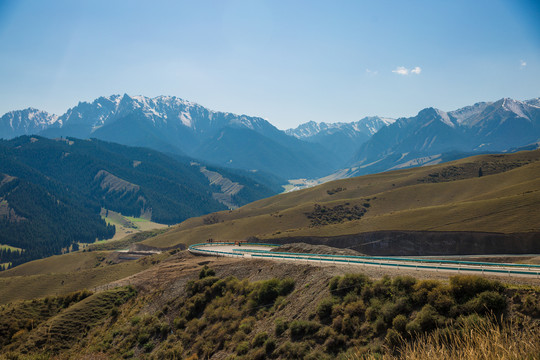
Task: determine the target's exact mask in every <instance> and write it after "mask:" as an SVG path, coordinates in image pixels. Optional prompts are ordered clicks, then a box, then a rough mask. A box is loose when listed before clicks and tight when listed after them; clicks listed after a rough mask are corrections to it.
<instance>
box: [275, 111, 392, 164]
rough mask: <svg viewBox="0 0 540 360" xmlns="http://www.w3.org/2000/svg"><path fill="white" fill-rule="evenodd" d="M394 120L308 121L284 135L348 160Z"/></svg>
mask: <svg viewBox="0 0 540 360" xmlns="http://www.w3.org/2000/svg"><path fill="white" fill-rule="evenodd" d="M394 121H395V120H394V119H390V118H381V117H378V116H372V117H365V118H363V119H361V120H358V121H355V122H352V123H341V122H338V123H325V122H321V123H316V122H315V121H310V122H307V123H304V124H301V125H299V126H298V127H297V128H296V129H288V130H285V133H286V134H288V135H291V136H294V137H296V138H298V139H301V140H305V141H308V142H312V143H317V144H320V145H322V146H324V147H325V148H327V149H328V150H331V151H332V152H333V153H334V154H336V155H337V156H338V157H339V158H340V159H345V160H347V159H349V158H350V157H351V154H354V153H355V152H356V151H357V150H358V148H359V147H360V145H362V144H363V143H364V142H366V141H368V140H369V138H371V137H372V136H373V135H374V134H375V133H376V132H377V131H379V130H380V129H381V128H383V127H385V126H387V125H390V124H393V123H394Z"/></svg>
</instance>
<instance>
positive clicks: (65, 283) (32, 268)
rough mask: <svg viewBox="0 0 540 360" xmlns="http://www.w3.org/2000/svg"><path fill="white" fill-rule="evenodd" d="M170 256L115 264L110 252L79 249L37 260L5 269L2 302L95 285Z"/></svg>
mask: <svg viewBox="0 0 540 360" xmlns="http://www.w3.org/2000/svg"><path fill="white" fill-rule="evenodd" d="M166 256H167V254H163V255H154V256H152V257H146V258H142V259H140V260H137V261H129V262H123V263H119V264H115V263H112V262H111V261H109V258H108V253H107V252H91V253H84V252H77V253H72V254H66V255H59V256H53V257H50V258H46V259H41V260H35V261H32V262H29V263H26V264H23V265H20V266H18V267H15V268H13V269H11V270H8V271H5V272H2V274H1V277H0V304H6V303H9V302H13V301H17V300H29V299H34V298H39V297H44V296H51V295H64V294H68V293H70V292H73V291H79V290H82V289H93V288H95V287H97V286H102V285H106V284H108V283H110V282H113V281H116V280H119V279H124V278H126V277H128V276H131V275H133V274H137V273H140V272H141V271H143V270H146V269H148V268H150V267H152V266H153V265H155V264H156V263H159V262H160V261H161V259H162V258H163V257H166Z"/></svg>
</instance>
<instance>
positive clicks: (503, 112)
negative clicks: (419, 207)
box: [346, 98, 540, 176]
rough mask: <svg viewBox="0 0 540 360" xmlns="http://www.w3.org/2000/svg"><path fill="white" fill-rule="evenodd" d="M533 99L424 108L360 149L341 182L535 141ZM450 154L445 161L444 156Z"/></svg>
mask: <svg viewBox="0 0 540 360" xmlns="http://www.w3.org/2000/svg"><path fill="white" fill-rule="evenodd" d="M539 103H540V101H539V99H532V100H528V101H517V100H513V99H508V98H504V99H501V100H498V101H496V102H493V103H489V102H483V103H477V104H474V105H472V106H467V107H464V108H461V109H458V110H455V111H451V112H448V113H446V112H444V111H441V110H438V109H434V108H427V109H424V110H422V111H420V112H419V113H418V115H416V116H414V117H410V118H400V119H398V120H397V121H396V122H395V123H393V124H391V125H389V126H387V127H384V128H382V129H381V130H380V131H379V132H377V133H376V134H375V135H373V136H372V137H371V138H370V139H369V140H368V141H366V142H365V143H364V144H362V145H361V146H360V149H359V150H358V151H357V152H356V154H355V156H354V157H353V159H352V160H351V161H350V165H351V169H350V171H349V172H346V173H347V176H355V175H361V174H367V173H374V172H380V171H386V170H393V169H400V168H406V167H412V166H420V165H428V164H434V163H438V162H442V161H446V160H448V159H450V158H456V157H459V156H460V155H459V154H458V153H461V154H463V156H465V154H466V153H468V154H471V153H479V152H504V151H509V150H512V149H513V148H520V147H524V146H528V145H530V144H534V143H537V142H539V141H540V106H538V105H537V104H539ZM449 154H451V155H449Z"/></svg>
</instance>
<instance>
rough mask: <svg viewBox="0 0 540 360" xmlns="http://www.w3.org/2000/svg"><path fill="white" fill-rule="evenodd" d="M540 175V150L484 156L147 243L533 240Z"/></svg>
mask: <svg viewBox="0 0 540 360" xmlns="http://www.w3.org/2000/svg"><path fill="white" fill-rule="evenodd" d="M480 169H481V170H480ZM479 175H482V176H479ZM539 175H540V151H538V150H537V151H530V152H520V153H515V154H510V155H481V156H476V157H471V158H466V159H462V160H458V161H454V162H450V163H445V164H440V165H434V166H429V167H424V168H414V169H407V170H399V171H392V172H386V173H381V174H375V175H366V176H362V177H357V178H350V179H344V180H338V181H333V182H329V183H326V184H323V185H320V186H317V187H314V188H310V189H306V190H300V191H295V192H292V193H287V194H281V195H277V196H274V197H271V198H267V199H264V200H260V201H257V202H254V203H251V204H248V205H246V206H244V207H242V208H239V209H237V210H235V211H233V212H230V213H223V212H221V213H217V214H215V215H214V216H215V218H217V219H218V220H219V222H218V223H215V224H212V225H205V224H204V218H194V219H189V220H187V221H185V222H183V223H182V224H180V225H178V226H177V227H176V228H175V229H173V230H172V231H170V232H168V233H166V234H164V235H161V236H158V237H156V238H154V239H149V240H147V243H148V244H152V245H156V246H165V245H167V246H169V245H172V244H176V243H180V242H184V243H195V242H201V241H204V240H206V239H208V238H210V237H213V238H216V239H218V240H237V239H243V238H247V237H250V236H256V237H259V238H262V239H266V240H268V241H287V239H289V240H291V241H292V240H295V241H299V240H303V239H304V240H305V239H306V238H307V239H308V240H309V238H320V237H327V238H329V237H336V236H349V237H350V238H352V239H353V240H354V239H357V242H362V241H363V240H362V239H364V238H365V236H362V234H364V235H365V234H370V236H371V240H374V241H375V240H381V238H380V236H379V237H378V236H377V235H376V234H375V233H373V232H381V231H385V230H386V231H389V230H392V231H397V232H398V233H399V234H404V233H405V232H416V233H415V236H416V237H417V238H422V236H420V233H418V232H419V231H420V232H433V233H443V232H467V234H470V233H478V232H483V233H502V234H508V235H507V236H511V235H510V234H514V233H525V234H530V235H524V236H525V238H527V236H528V237H532V238H533V239H534V234H537V233H538V232H539V231H540V227H539V226H538V224H540V214H539V213H538V211H537V206H538V203H540V180H539V178H540V177H539ZM395 235H396V234H394V237H395ZM486 236H487V235H486ZM454 237H456V236H454ZM457 237H459V236H457ZM424 239H425V236H424ZM505 239H506V240H504V241H503V242H508V241H511V240H512V239H510V238H505ZM364 240H365V239H364ZM368 240H369V239H368ZM473 240H474V239H473ZM486 241H487V240H486ZM489 241H492V240H489ZM493 241H499V240H493ZM501 241H502V240H501ZM523 241H525V242H526V241H529V240H523ZM419 244H420V243H419ZM357 250H359V251H361V252H363V251H365V249H357ZM510 250H512V249H510ZM486 251H487V250H486ZM516 251H524V249H519V250H518V249H517V248H516Z"/></svg>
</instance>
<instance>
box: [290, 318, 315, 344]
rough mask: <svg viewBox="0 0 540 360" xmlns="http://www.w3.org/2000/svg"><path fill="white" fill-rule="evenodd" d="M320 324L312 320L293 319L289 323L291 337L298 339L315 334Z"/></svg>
mask: <svg viewBox="0 0 540 360" xmlns="http://www.w3.org/2000/svg"><path fill="white" fill-rule="evenodd" d="M320 327H321V325H320V324H319V323H317V322H314V321H304V320H294V321H292V322H291V324H290V325H289V329H290V330H291V339H292V340H295V341H297V340H300V339H303V338H304V337H306V336H310V335H313V334H315V333H316V332H317V331H318V330H319V328H320Z"/></svg>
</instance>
